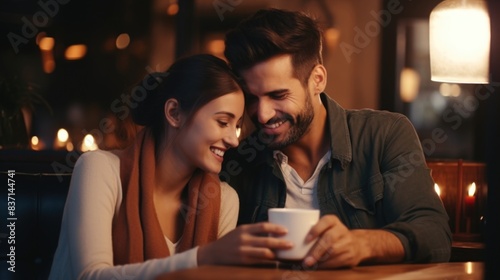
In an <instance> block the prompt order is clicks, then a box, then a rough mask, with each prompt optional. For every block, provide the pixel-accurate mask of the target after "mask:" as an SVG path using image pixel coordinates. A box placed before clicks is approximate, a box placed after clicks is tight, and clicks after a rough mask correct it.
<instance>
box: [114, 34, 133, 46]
mask: <svg viewBox="0 0 500 280" xmlns="http://www.w3.org/2000/svg"><path fill="white" fill-rule="evenodd" d="M129 44H130V36H129V35H128V34H127V33H122V34H120V35H118V37H116V48H117V49H119V50H123V49H125V48H126V47H128V45H129Z"/></svg>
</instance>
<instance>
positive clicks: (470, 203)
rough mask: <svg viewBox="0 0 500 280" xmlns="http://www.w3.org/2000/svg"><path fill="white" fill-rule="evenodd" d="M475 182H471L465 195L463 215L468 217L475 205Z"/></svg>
mask: <svg viewBox="0 0 500 280" xmlns="http://www.w3.org/2000/svg"><path fill="white" fill-rule="evenodd" d="M475 193H476V183H472V184H471V185H470V186H469V189H468V190H467V195H466V196H465V216H466V217H468V218H470V217H471V216H472V215H473V214H474V208H475V207H476V196H475Z"/></svg>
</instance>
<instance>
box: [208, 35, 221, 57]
mask: <svg viewBox="0 0 500 280" xmlns="http://www.w3.org/2000/svg"><path fill="white" fill-rule="evenodd" d="M224 48H225V46H224V40H223V39H213V40H211V41H210V42H208V51H209V52H210V53H211V54H213V55H222V54H223V53H224Z"/></svg>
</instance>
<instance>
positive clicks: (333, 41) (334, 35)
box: [324, 27, 340, 48]
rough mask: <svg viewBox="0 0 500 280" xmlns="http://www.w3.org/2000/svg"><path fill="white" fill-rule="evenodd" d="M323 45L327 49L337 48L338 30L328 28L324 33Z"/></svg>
mask: <svg viewBox="0 0 500 280" xmlns="http://www.w3.org/2000/svg"><path fill="white" fill-rule="evenodd" d="M324 37H325V43H326V45H327V46H328V47H329V48H334V47H336V46H337V44H338V42H339V38H340V30H339V29H337V28H334V27H330V28H328V29H327V30H325V32H324Z"/></svg>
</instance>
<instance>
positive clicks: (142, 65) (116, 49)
mask: <svg viewBox="0 0 500 280" xmlns="http://www.w3.org/2000/svg"><path fill="white" fill-rule="evenodd" d="M414 2H418V4H415V3H414ZM439 2H441V1H437V0H425V1H423V0H422V1H413V2H412V1H410V0H401V1H395V0H370V1H365V0H332V1H326V0H287V1H285V0H269V1H265V0H146V1H138V0H123V1H113V0H103V1H96V0H91V1H83V0H46V1H43V0H42V1H34V0H31V1H28V0H2V1H1V2H0V26H1V27H0V31H1V36H2V37H1V38H2V39H1V42H2V45H1V48H0V61H1V65H0V78H1V85H0V104H1V105H0V109H1V114H2V115H1V116H0V117H1V123H2V125H1V127H0V129H1V130H0V133H1V135H0V139H1V140H0V146H1V147H0V148H1V149H35V150H44V149H65V150H69V151H71V150H73V149H74V150H78V151H85V150H91V149H95V148H100V149H113V148H119V147H123V146H124V145H126V143H127V139H128V136H130V135H131V134H133V130H131V126H130V122H129V119H128V117H129V113H128V112H129V111H128V109H129V108H130V106H133V104H134V102H136V101H135V100H133V99H130V97H128V96H129V95H130V94H131V93H133V90H134V87H135V86H136V85H137V84H138V83H139V82H140V81H141V80H142V79H143V78H144V77H145V76H146V75H148V74H149V73H151V72H154V71H164V70H166V69H167V68H168V66H169V65H170V64H171V63H172V62H173V61H174V60H175V59H176V58H178V57H181V56H184V55H188V54H192V53H202V52H203V53H212V54H214V55H217V56H220V57H223V51H224V43H223V40H224V34H225V32H227V31H228V30H229V29H231V28H233V27H235V26H236V25H237V23H238V22H239V21H240V20H241V19H243V18H245V17H247V16H249V15H251V14H252V13H254V12H255V11H257V10H258V9H261V8H268V7H277V8H284V9H289V10H300V11H304V12H306V13H309V14H311V15H313V16H314V17H316V18H317V19H318V20H319V22H320V23H321V26H322V28H323V30H324V47H323V50H324V53H323V55H324V64H325V66H326V68H327V70H328V85H327V89H326V92H327V94H328V95H330V96H331V97H332V98H334V99H335V100H336V101H337V102H339V103H340V104H341V105H342V106H344V107H345V108H373V109H384V110H390V111H396V112H400V113H403V114H405V115H407V116H408V117H409V118H410V120H411V121H412V122H413V124H414V125H415V128H416V129H417V132H418V134H419V136H420V138H421V141H422V143H423V145H424V152H425V154H426V156H427V157H428V158H440V159H446V158H450V159H458V158H460V159H465V160H483V158H484V154H485V151H484V149H483V147H484V137H483V135H484V125H483V124H484V118H485V116H484V109H483V107H484V104H483V103H484V102H485V100H484V99H481V98H478V97H477V96H475V95H474V94H475V92H479V91H482V92H486V93H488V92H489V91H490V88H491V86H490V88H488V87H486V86H485V85H479V86H473V85H462V84H445V83H437V82H432V81H431V80H430V70H429V67H430V66H429V47H428V45H429V35H428V28H429V27H428V25H429V23H428V21H429V14H430V12H431V10H432V8H433V7H435V6H436V5H437V4H438V3H439ZM478 87H480V88H479V89H478ZM478 90H479V91H478ZM486 99H487V98H486ZM436 128H438V129H439V131H440V132H442V133H444V134H445V135H446V136H447V139H446V141H435V139H433V135H435V134H436ZM441 130H442V131H441ZM433 133H434V134H433ZM426 140H427V141H426Z"/></svg>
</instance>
